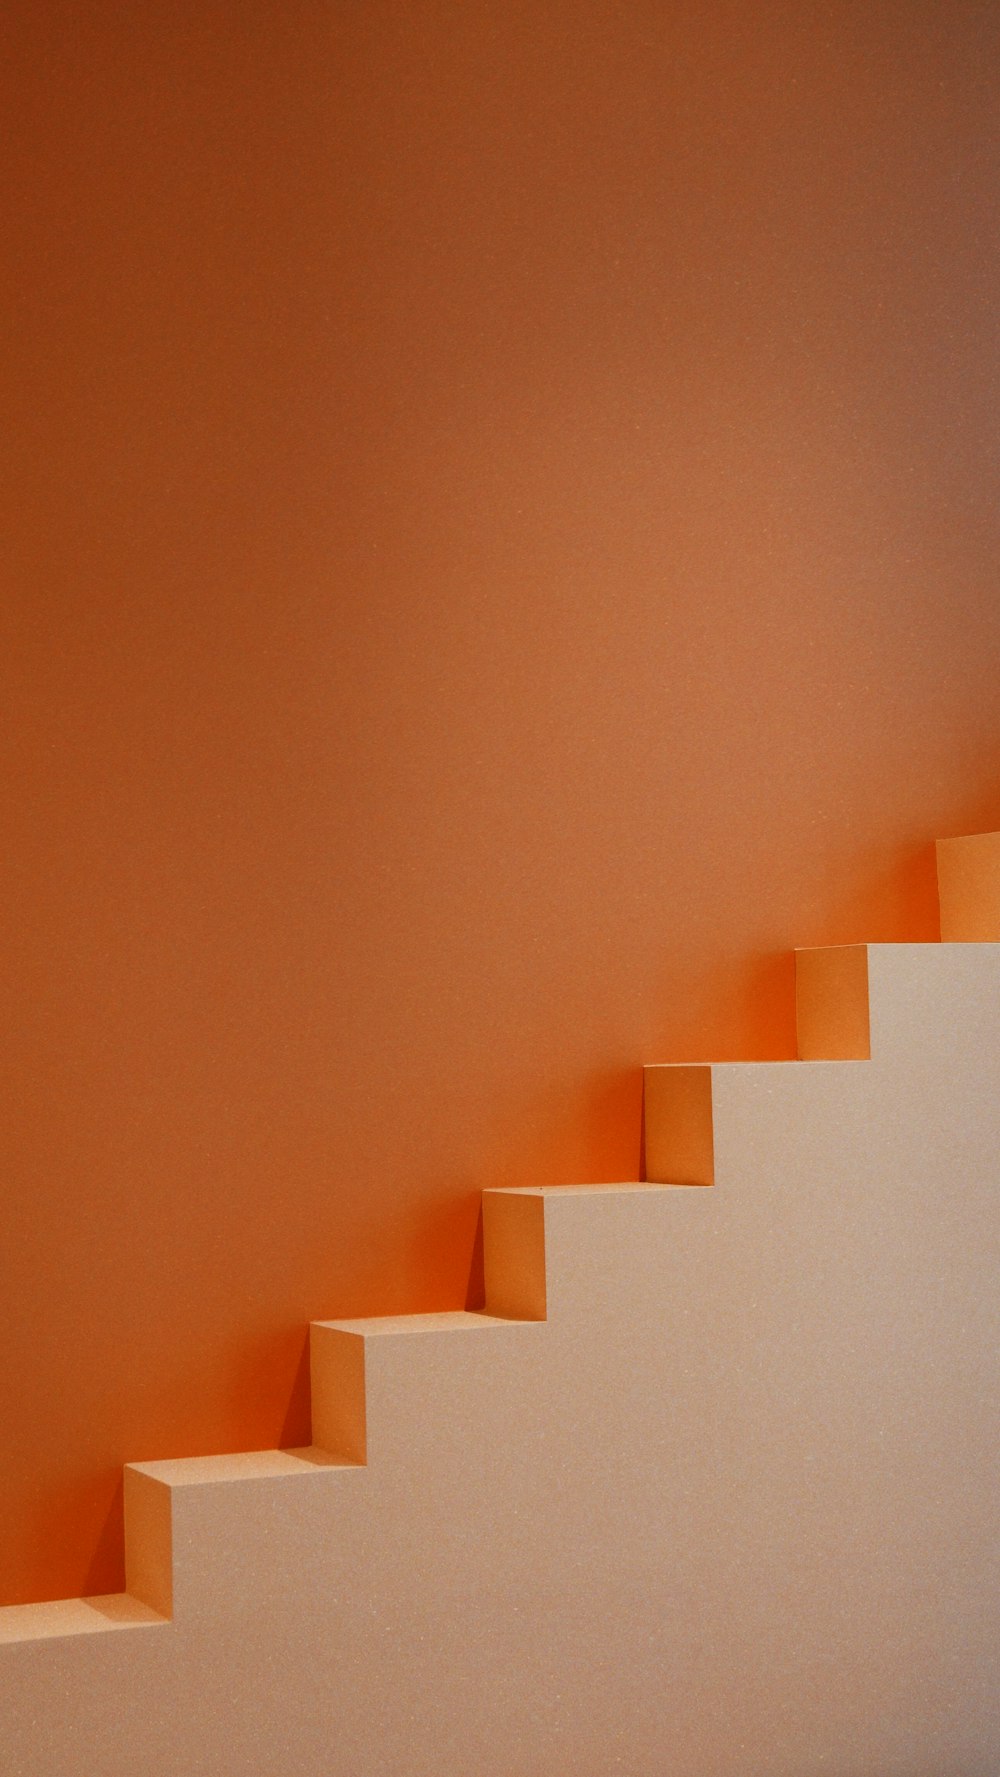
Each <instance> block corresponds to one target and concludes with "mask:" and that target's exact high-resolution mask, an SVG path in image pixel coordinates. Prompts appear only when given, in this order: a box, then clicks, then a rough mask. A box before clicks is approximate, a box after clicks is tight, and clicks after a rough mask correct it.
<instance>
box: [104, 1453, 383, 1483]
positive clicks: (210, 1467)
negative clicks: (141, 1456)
mask: <svg viewBox="0 0 1000 1777" xmlns="http://www.w3.org/2000/svg"><path fill="white" fill-rule="evenodd" d="M357 1466H358V1465H357V1464H356V1463H353V1462H349V1461H348V1460H347V1458H346V1457H344V1456H331V1455H330V1454H329V1452H328V1451H326V1450H319V1449H317V1448H315V1446H307V1447H306V1448H304V1449H301V1450H243V1451H239V1452H237V1453H236V1454H235V1455H230V1456H180V1457H175V1458H173V1459H171V1458H168V1459H167V1460H166V1461H164V1462H130V1463H128V1464H127V1467H128V1469H130V1470H131V1471H132V1472H133V1473H135V1474H140V1475H148V1476H149V1477H150V1479H151V1480H153V1481H162V1482H163V1484H164V1485H165V1486H167V1487H201V1486H204V1485H206V1483H209V1484H210V1483H212V1482H223V1481H270V1480H275V1479H280V1478H281V1477H282V1476H285V1475H300V1476H301V1475H307V1474H309V1473H315V1472H316V1470H317V1469H336V1468H356V1467H357Z"/></svg>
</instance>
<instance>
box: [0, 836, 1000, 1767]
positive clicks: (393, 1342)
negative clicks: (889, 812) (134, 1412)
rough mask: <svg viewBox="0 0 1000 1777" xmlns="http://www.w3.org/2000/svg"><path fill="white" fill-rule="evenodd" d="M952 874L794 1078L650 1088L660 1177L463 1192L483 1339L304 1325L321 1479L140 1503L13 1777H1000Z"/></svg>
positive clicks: (998, 1300) (979, 1096)
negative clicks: (474, 1239)
mask: <svg viewBox="0 0 1000 1777" xmlns="http://www.w3.org/2000/svg"><path fill="white" fill-rule="evenodd" d="M938 866H939V885H940V897H941V916H942V934H943V939H944V941H943V942H942V943H941V944H939V945H935V944H871V945H847V946H838V947H830V948H827V949H815V950H808V951H800V952H798V953H797V969H796V973H797V1011H798V1027H799V1055H800V1061H799V1062H753V1063H725V1064H707V1063H706V1064H704V1065H691V1064H685V1065H676V1064H668V1065H662V1066H651V1067H649V1068H647V1069H646V1070H645V1131H646V1172H647V1181H646V1182H645V1183H637V1184H623V1185H619V1186H579V1187H571V1186H570V1187H554V1188H552V1189H531V1190H495V1191H494V1190H490V1191H486V1192H485V1193H484V1198H483V1209H484V1244H485V1264H486V1284H487V1300H486V1307H485V1310H484V1312H482V1313H464V1312H462V1313H458V1312H456V1313H442V1314H431V1315H413V1316H404V1317H399V1318H394V1319H381V1320H378V1319H376V1320H368V1321H364V1320H361V1321H353V1322H351V1321H341V1322H324V1323H319V1324H316V1325H314V1326H313V1328H312V1332H311V1362H312V1391H313V1438H314V1444H313V1445H312V1446H310V1447H309V1448H307V1449H304V1450H297V1451H265V1452H256V1453H249V1454H245V1455H237V1456H218V1457H205V1458H198V1459H193V1460H184V1461H174V1462H171V1461H166V1462H154V1463H140V1464H135V1465H131V1466H129V1467H128V1468H127V1469H126V1545H127V1546H126V1555H127V1586H128V1591H127V1592H126V1593H125V1594H122V1595H116V1596H113V1597H105V1598H91V1599H78V1600H67V1601H62V1602H58V1603H53V1604H39V1605H27V1606H14V1607H8V1608H7V1609H5V1610H2V1611H0V1642H2V1643H3V1645H2V1646H0V1723H2V1727H0V1768H2V1770H3V1772H4V1774H5V1777H75V1774H76V1773H80V1774H81V1777H83V1774H86V1777H91V1774H93V1777H132V1774H138V1773H140V1772H141V1773H143V1777H147V1774H149V1777H161V1774H162V1777H174V1774H176V1773H188V1772H191V1773H194V1772H198V1771H204V1772H211V1773H213V1774H218V1777H229V1774H230V1773H232V1774H233V1777H236V1774H237V1773H239V1774H240V1777H245V1774H246V1773H249V1772H253V1773H255V1774H257V1777H264V1774H270V1773H274V1774H275V1777H276V1774H277V1773H279V1772H281V1773H287V1772H290V1771H292V1770H294V1771H296V1772H297V1773H300V1774H305V1777H312V1774H315V1777H320V1773H322V1774H323V1777H341V1774H343V1777H348V1774H349V1777H375V1774H376V1773H378V1774H379V1777H381V1774H383V1773H385V1774H386V1777H389V1774H399V1777H403V1774H404V1773H405V1774H406V1777H418V1774H420V1777H424V1774H426V1777H431V1773H434V1777H441V1774H442V1773H455V1774H456V1777H465V1773H470V1774H471V1773H473V1772H474V1773H476V1777H530V1774H531V1773H533V1772H540V1771H542V1770H544V1771H545V1772H546V1774H547V1777H563V1774H565V1777H569V1774H570V1773H572V1774H573V1777H607V1773H609V1772H610V1771H620V1772H625V1773H632V1774H634V1777H660V1774H661V1773H666V1772H668V1771H669V1772H670V1773H675V1774H676V1777H710V1774H711V1777H730V1774H731V1777H793V1774H794V1777H811V1774H812V1773H817V1774H818V1773H820V1772H830V1773H833V1774H835V1777H851V1774H854V1773H858V1774H859V1777H860V1774H861V1773H865V1774H869V1773H871V1774H874V1773H876V1772H877V1773H879V1777H891V1774H893V1777H894V1774H897V1773H898V1777H924V1774H926V1777H993V1774H995V1773H996V1772H997V1771H998V1770H1000V1701H998V1699H1000V1659H998V1651H997V1650H998V1649H1000V1506H998V1493H1000V1489H998V1485H997V1482H998V1466H1000V1462H998V1459H1000V1413H998V1401H1000V1291H998V1290H997V1287H996V1279H997V1269H998V1264H997V1262H998V1258H1000V1238H998V1221H1000V1218H998V1216H997V1184H998V1171H1000V1158H998V1155H1000V834H988V835H976V836H974V837H970V838H961V839H953V840H946V841H942V842H940V843H939V847H938ZM706 1185H709V1186H712V1187H714V1188H713V1189H708V1190H706V1189H703V1188H702V1187H704V1186H706Z"/></svg>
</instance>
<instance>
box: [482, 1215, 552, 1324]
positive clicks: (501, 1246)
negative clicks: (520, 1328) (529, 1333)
mask: <svg viewBox="0 0 1000 1777" xmlns="http://www.w3.org/2000/svg"><path fill="white" fill-rule="evenodd" d="M483 1260H484V1269H485V1274H486V1311H487V1313H488V1314H496V1315H498V1316H499V1317H500V1318H501V1319H503V1320H544V1319H545V1316H546V1310H547V1292H546V1284H545V1198H544V1196H543V1195H542V1193H541V1192H540V1191H539V1192H532V1191H484V1193H483Z"/></svg>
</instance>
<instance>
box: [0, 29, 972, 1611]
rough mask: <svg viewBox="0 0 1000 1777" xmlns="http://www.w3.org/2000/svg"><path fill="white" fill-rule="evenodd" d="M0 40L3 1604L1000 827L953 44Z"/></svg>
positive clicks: (651, 37)
mask: <svg viewBox="0 0 1000 1777" xmlns="http://www.w3.org/2000/svg"><path fill="white" fill-rule="evenodd" d="M0 30H2V34H3V42H2V66H3V79H4V85H5V93H4V98H3V105H4V116H5V119H6V130H7V136H6V145H5V148H4V167H5V170H4V188H5V194H4V207H5V211H6V215H5V220H4V225H3V242H4V252H5V255H6V257H7V260H8V263H9V273H8V278H7V282H6V288H7V291H8V297H7V319H6V322H5V334H6V344H7V346H8V348H9V350H10V359H9V367H8V375H7V379H6V383H5V397H4V399H5V427H4V430H5V438H6V444H7V452H6V455H7V474H6V480H5V487H4V496H3V538H4V545H3V555H4V580H5V588H4V596H3V609H2V626H3V635H2V671H3V705H2V707H3V723H4V747H5V764H4V770H3V785H4V797H5V804H6V806H5V816H4V862H3V870H4V878H5V883H4V907H5V913H4V921H3V935H2V939H0V945H2V961H3V977H4V1005H5V1022H6V1034H5V1040H4V1060H5V1076H6V1080H5V1091H4V1125H3V1130H4V1133H3V1149H2V1152H3V1169H4V1170H3V1180H4V1183H3V1198H4V1210H5V1214H4V1222H5V1233H4V1242H3V1291H2V1301H3V1310H4V1338H3V1352H4V1355H3V1365H2V1377H3V1382H2V1387H3V1400H2V1410H0V1421H2V1424H3V1428H4V1436H3V1455H2V1462H3V1481H2V1495H0V1498H2V1513H0V1522H2V1527H3V1529H2V1537H3V1550H2V1562H0V1565H2V1572H3V1587H2V1598H3V1601H17V1600H22V1599H29V1598H35V1597H45V1596H54V1595H59V1594H64V1593H77V1592H79V1591H80V1590H103V1589H106V1588H110V1587H113V1586H115V1585H116V1584H119V1583H120V1567H119V1546H118V1534H119V1516H118V1514H119V1504H118V1493H117V1489H118V1478H119V1477H118V1470H119V1465H120V1463H121V1462H122V1461H123V1459H126V1458H129V1459H142V1458H151V1457H162V1456H173V1455H184V1454H188V1453H193V1452H198V1451H205V1452H209V1451H219V1450H223V1449H233V1448H246V1447H253V1446H255V1445H260V1444H270V1443H274V1442H275V1441H276V1440H279V1439H282V1438H283V1437H284V1438H291V1439H294V1440H301V1439H302V1438H303V1437H304V1436H305V1427H304V1425H303V1424H302V1419H303V1413H304V1408H303V1405H302V1402H303V1391H302V1369H301V1361H300V1360H301V1358H302V1354H303V1352H304V1348H305V1327H306V1323H307V1321H308V1320H309V1318H310V1317H311V1316H332V1315H342V1314H358V1313H364V1312H368V1311H379V1310H393V1309H419V1308H423V1307H428V1306H437V1305H441V1306H446V1305H455V1304H458V1303H460V1302H461V1301H462V1299H463V1297H464V1295H465V1291H466V1287H467V1280H468V1277H469V1271H470V1256H471V1253H472V1249H473V1243H474V1237H475V1229H476V1210H477V1204H478V1197H477V1193H478V1191H479V1189H480V1187H482V1186H484V1185H493V1184H497V1183H502V1182H520V1183H527V1182H533V1181H547V1182H559V1181H566V1180H578V1179H589V1180H607V1179H614V1178H620V1177H624V1178H629V1177H632V1176H634V1175H635V1174H636V1172H637V1170H638V1166H639V1107H640V1063H642V1062H643V1061H650V1060H667V1059H674V1058H678V1057H686V1056H691V1057H702V1056H706V1055H718V1056H723V1055H729V1056H732V1055H747V1056H750V1055H758V1054H774V1055H787V1054H788V1053H790V1052H791V1044H792V1034H791V1033H792V1005H791V991H790V976H789V973H788V969H787V965H786V962H785V961H784V953H785V952H786V950H787V949H788V947H790V946H791V945H792V944H795V943H805V944H816V943H819V942H824V941H838V940H849V939H855V938H860V937H869V938H883V939H886V938H889V939H891V938H902V937H913V938H918V937H925V936H928V935H930V934H931V931H932V923H931V922H932V913H931V908H932V896H931V893H930V870H931V854H930V848H929V844H928V842H929V841H930V839H931V838H932V837H933V836H935V835H938V834H947V833H953V832H961V831H963V830H968V829H970V828H976V827H983V826H990V825H998V824H1000V696H998V685H1000V590H998V575H997V556H998V550H997V545H998V541H1000V513H998V506H997V499H996V472H997V464H998V444H1000V422H998V414H1000V403H998V398H997V370H998V320H997V317H998V307H997V290H998V288H1000V247H998V243H1000V176H998V165H997V134H996V115H997V102H998V98H1000V79H998V60H997V52H998V49H1000V42H998V37H1000V20H998V18H997V14H996V10H995V9H993V8H990V7H987V6H983V5H980V4H973V3H971V0H969V3H963V0H941V3H940V4H921V3H917V4H914V3H912V0H907V3H905V4H904V3H902V0H900V3H899V4H879V3H878V0H874V3H873V4H871V5H870V6H866V7H858V6H855V5H852V4H847V3H846V0H845V3H844V4H836V3H834V4H824V5H822V6H820V5H812V4H808V3H806V0H787V3H784V4H772V5H768V4H754V5H749V4H738V5H728V4H724V3H721V0H714V3H713V0H710V3H709V4H708V5H704V4H697V5H696V4H694V3H693V0H692V3H686V0H670V3H667V0H657V3H653V0H646V3H641V0H638V3H636V4H634V5H631V6H628V7H621V6H618V5H613V4H611V0H604V3H601V0H546V3H545V4H538V5H520V4H516V3H512V0H495V3H494V4H481V3H476V0H461V3H459V0H454V3H453V4H445V3H442V4H430V3H427V4H425V3H423V0H417V3H416V4H415V3H414V0H365V4H363V5H362V4H354V3H353V0H342V3H330V4H326V5H321V4H296V3H295V0H291V3H289V4H277V3H276V0H268V4H262V3H261V0H240V3H239V4H237V3H236V0H216V3H215V4H213V3H212V0H208V3H207V4H205V3H204V0H203V3H201V4H199V5H197V6H195V5H193V4H190V5H188V4H182V3H180V0H178V3H176V4H170V0H150V3H149V4H145V5H142V6H139V7H135V8H127V7H126V8H122V7H120V6H112V5H111V4H110V0H108V3H101V4H95V5H92V6H90V7H85V8H79V7H70V6H68V5H65V6H64V5H61V4H58V3H56V4H50V5H45V6H38V5H37V4H33V3H32V4H29V3H28V0H12V4H10V5H8V7H7V8H6V9H5V13H4V20H3V24H2V27H0Z"/></svg>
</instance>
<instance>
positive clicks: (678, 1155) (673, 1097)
mask: <svg viewBox="0 0 1000 1777" xmlns="http://www.w3.org/2000/svg"><path fill="white" fill-rule="evenodd" d="M643 1115H644V1120H645V1146H646V1177H647V1179H649V1180H650V1181H651V1182H655V1183H658V1184H667V1185H714V1183H715V1144H714V1137H713V1128H712V1069H711V1066H709V1065H708V1064H705V1065H697V1066H686V1065H681V1064H673V1063H665V1064H663V1065H662V1066H653V1067H647V1068H644V1069H643Z"/></svg>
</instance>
